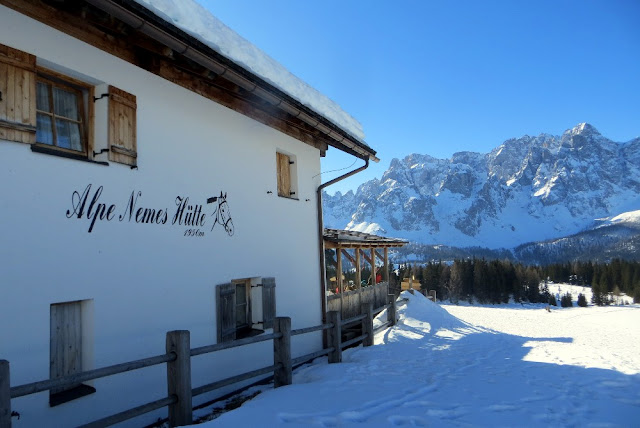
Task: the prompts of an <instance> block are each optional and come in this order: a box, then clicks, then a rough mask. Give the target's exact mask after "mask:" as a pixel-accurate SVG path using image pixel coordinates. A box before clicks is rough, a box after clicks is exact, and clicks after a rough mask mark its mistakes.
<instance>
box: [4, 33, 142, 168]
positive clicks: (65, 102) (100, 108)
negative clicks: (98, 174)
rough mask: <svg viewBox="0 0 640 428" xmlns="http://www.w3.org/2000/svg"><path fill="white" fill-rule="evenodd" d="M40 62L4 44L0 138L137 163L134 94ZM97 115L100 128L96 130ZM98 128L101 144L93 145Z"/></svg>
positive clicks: (48, 150) (76, 156)
mask: <svg viewBox="0 0 640 428" xmlns="http://www.w3.org/2000/svg"><path fill="white" fill-rule="evenodd" d="M36 63H37V61H36V57H35V56H33V55H30V54H28V53H26V52H22V51H19V50H17V49H13V48H11V47H9V46H5V45H2V44H0V140H6V141H16V142H21V143H28V144H31V150H32V151H34V152H40V153H47V154H54V155H59V156H64V157H68V158H72V159H81V160H91V161H95V160H100V159H95V158H96V156H100V155H101V154H102V153H106V152H109V160H110V161H112V162H117V163H122V164H125V165H130V166H131V167H135V166H137V158H138V155H137V142H136V134H137V119H136V110H137V104H136V97H135V95H132V94H129V93H128V92H125V91H123V90H121V89H118V88H116V87H114V86H108V88H107V85H106V84H103V83H96V82H95V79H91V78H90V77H87V76H84V78H85V80H87V81H93V82H94V83H95V84H97V85H98V86H97V87H96V86H93V85H91V84H88V83H86V82H84V81H81V80H78V79H76V78H72V77H70V76H67V75H65V74H61V73H59V72H57V71H54V70H51V69H49V68H47V69H45V68H43V67H39V66H37V64H36ZM47 67H53V68H57V66H55V65H49V64H48V65H47ZM96 88H98V89H99V90H100V94H99V96H98V97H94V95H95V90H96ZM102 92H106V93H102ZM94 116H96V122H97V125H98V126H97V128H100V131H94V125H95V124H94V123H93V122H94V120H93V117H94ZM103 128H104V129H103ZM94 132H98V133H99V138H96V141H98V142H99V143H100V144H101V146H98V147H94V144H93V141H94V138H93V134H94ZM107 133H108V135H107ZM104 156H106V154H105V155H104ZM94 159H95V160H94ZM103 159H105V158H103Z"/></svg>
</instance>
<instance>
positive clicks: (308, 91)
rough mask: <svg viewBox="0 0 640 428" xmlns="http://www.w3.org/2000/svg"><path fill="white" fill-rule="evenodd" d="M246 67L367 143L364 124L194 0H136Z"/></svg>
mask: <svg viewBox="0 0 640 428" xmlns="http://www.w3.org/2000/svg"><path fill="white" fill-rule="evenodd" d="M135 1H136V3H138V4H140V5H142V6H144V7H145V8H147V9H149V10H150V11H151V12H153V13H154V14H155V15H157V16H158V17H159V18H161V19H163V20H165V21H167V22H168V23H170V24H172V25H174V26H175V27H177V28H179V29H180V30H182V31H184V32H185V33H187V34H189V35H190V36H192V37H194V38H196V39H197V40H198V41H200V42H202V43H204V44H205V45H207V46H208V47H210V48H211V49H213V50H214V51H216V52H218V53H220V54H221V55H223V56H224V57H226V58H227V59H229V60H231V61H233V62H234V63H236V64H237V65H239V66H241V67H242V68H244V69H245V70H247V71H249V72H251V73H252V74H254V75H256V76H258V77H260V78H261V79H263V80H264V81H266V82H268V83H270V84H272V85H273V86H275V87H276V88H278V89H280V90H281V91H282V92H284V93H286V94H287V95H289V96H290V97H292V98H293V99H295V100H296V101H298V102H300V103H301V104H303V105H304V106H306V107H308V108H310V109H311V110H313V111H314V112H316V113H318V114H319V115H321V116H323V117H325V118H326V119H328V120H329V121H331V122H332V123H333V124H334V125H336V126H337V127H339V128H340V129H342V130H343V131H345V132H347V133H348V134H350V135H351V136H352V137H354V138H356V139H357V140H358V142H359V143H361V144H364V138H365V136H364V132H363V130H362V125H361V124H360V123H359V122H358V121H357V120H356V119H354V118H353V117H352V116H351V115H349V114H348V113H347V112H345V111H344V110H342V108H341V107H340V106H339V105H338V104H336V103H335V102H334V101H332V100H331V99H329V98H328V97H327V96H325V95H323V94H321V93H320V92H319V91H317V90H316V89H314V88H312V87H311V86H309V85H308V84H307V83H305V82H304V81H302V80H301V79H299V78H298V77H296V76H295V75H293V74H292V73H291V72H290V71H289V70H287V69H286V68H285V67H284V66H282V65H281V64H280V63H278V62H277V61H276V60H274V59H273V58H271V57H269V56H268V55H267V54H266V53H264V52H262V51H261V50H260V49H258V48H257V47H256V46H254V45H253V44H251V43H250V42H249V41H247V40H246V39H244V38H243V37H241V36H240V35H239V34H237V33H236V32H234V31H233V30H232V29H230V28H229V27H227V26H226V25H224V24H223V23H222V22H221V21H220V20H219V19H217V18H216V17H215V16H213V15H212V14H211V12H209V11H208V10H206V9H205V8H204V7H202V6H201V5H199V4H198V3H196V2H195V1H193V0H180V1H173V0H135Z"/></svg>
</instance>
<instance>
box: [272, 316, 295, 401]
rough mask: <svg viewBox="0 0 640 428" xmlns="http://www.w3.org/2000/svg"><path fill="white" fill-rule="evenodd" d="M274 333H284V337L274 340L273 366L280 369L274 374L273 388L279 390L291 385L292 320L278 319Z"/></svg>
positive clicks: (274, 325)
mask: <svg viewBox="0 0 640 428" xmlns="http://www.w3.org/2000/svg"><path fill="white" fill-rule="evenodd" d="M273 332H274V333H282V337H279V338H277V339H273V364H275V365H277V366H278V367H277V368H276V369H275V371H274V372H273V386H274V388H278V387H281V386H285V385H291V382H292V377H293V376H292V370H293V368H292V367H291V318H289V317H276V318H275V320H274V323H273Z"/></svg>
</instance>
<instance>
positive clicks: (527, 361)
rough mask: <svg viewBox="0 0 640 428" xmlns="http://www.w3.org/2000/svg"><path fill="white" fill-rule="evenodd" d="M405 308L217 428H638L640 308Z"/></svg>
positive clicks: (420, 301) (414, 299) (416, 302)
mask: <svg viewBox="0 0 640 428" xmlns="http://www.w3.org/2000/svg"><path fill="white" fill-rule="evenodd" d="M560 287H564V288H565V289H567V290H568V289H569V288H570V286H568V285H561V286H560ZM403 299H406V300H407V303H406V305H403V306H401V307H400V309H399V311H398V312H399V322H398V325H397V326H395V327H393V328H390V329H386V330H383V331H382V332H380V333H379V334H377V335H376V338H375V346H373V347H369V348H362V347H359V348H355V349H350V350H347V351H345V353H344V355H343V362H342V363H340V364H327V362H326V358H320V359H318V360H316V361H315V363H314V364H311V365H307V366H303V367H302V368H299V369H298V370H296V372H295V373H294V378H293V385H290V386H286V387H282V388H278V389H276V390H273V389H270V388H263V389H264V391H263V393H262V394H260V395H258V396H257V397H256V398H255V399H253V400H251V401H248V402H246V403H245V404H244V405H243V406H242V407H241V408H239V409H237V410H234V411H231V412H228V413H226V414H224V415H222V416H221V417H220V418H218V419H216V420H214V421H212V422H210V424H211V426H212V427H214V426H215V427H234V428H235V427H240V426H242V427H245V426H269V427H275V426H279V427H314V426H316V427H333V426H341V427H346V426H348V427H388V426H486V427H489V426H491V427H494V426H527V427H529V426H539V427H548V426H580V427H582V426H593V427H595V426H598V427H601V426H607V427H614V426H622V427H627V426H635V425H636V424H637V421H638V420H639V418H640V306H638V305H629V306H615V307H614V306H610V307H593V306H590V307H587V308H578V307H574V308H565V309H560V308H553V309H551V311H550V312H547V311H546V310H545V308H544V305H527V304H525V305H520V304H510V305H502V306H468V305H467V306H463V305H460V306H455V305H442V306H441V305H437V304H434V303H431V302H430V301H428V300H427V299H425V298H424V297H423V296H422V295H419V294H416V295H415V296H414V295H410V294H408V293H406V292H405V293H403V294H402V296H401V300H403ZM379 317H386V312H383V313H381V314H380V316H379ZM379 322H380V321H378V323H379Z"/></svg>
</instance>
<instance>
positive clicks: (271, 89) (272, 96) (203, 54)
mask: <svg viewBox="0 0 640 428" xmlns="http://www.w3.org/2000/svg"><path fill="white" fill-rule="evenodd" d="M86 1H87V2H88V3H89V4H91V5H93V6H95V7H97V8H98V9H101V10H103V11H105V12H107V13H109V14H110V15H112V16H114V17H116V18H118V19H119V20H121V21H123V22H124V23H126V24H128V25H130V26H131V27H132V28H134V29H135V30H136V31H139V32H141V33H144V34H145V35H147V36H148V37H151V38H153V39H154V40H156V41H158V42H160V43H162V44H164V45H165V46H167V47H168V48H170V49H172V50H173V51H175V52H176V53H178V54H180V55H182V56H184V57H186V58H188V59H189V60H191V61H194V62H195V63H197V64H199V65H201V66H203V67H205V68H207V69H208V70H210V71H211V72H212V73H214V74H215V75H216V76H218V77H221V78H224V79H226V80H229V81H230V82H232V83H234V84H236V85H237V86H239V87H241V88H242V89H244V90H245V91H248V92H250V93H252V94H253V95H255V96H257V97H259V98H260V99H262V100H264V101H266V102H268V103H269V104H270V105H271V106H272V107H273V108H275V109H279V110H281V111H282V112H284V113H286V114H288V115H290V116H293V117H295V118H297V119H299V120H301V121H303V122H304V123H306V124H307V125H310V126H311V127H312V128H313V129H315V130H316V131H319V133H321V135H323V136H324V138H326V140H327V142H328V144H329V145H331V146H333V147H336V148H338V149H340V150H343V151H345V152H347V153H350V154H352V155H354V156H357V157H359V158H362V159H370V160H373V161H374V162H378V161H379V159H378V158H377V157H376V151H375V150H373V149H372V148H371V147H369V146H368V145H367V144H366V143H365V142H364V133H363V132H362V126H361V125H360V123H358V121H356V120H355V119H354V118H353V117H351V116H350V115H349V114H347V113H346V112H345V111H344V110H342V109H341V108H340V106H338V105H337V104H336V103H335V102H333V101H332V100H330V99H329V98H327V97H326V96H325V95H323V94H321V93H320V92H318V91H317V90H315V89H314V88H312V87H310V86H309V85H308V84H306V83H305V82H303V81H302V80H300V79H299V78H297V77H296V76H294V75H293V74H292V73H291V72H289V71H288V70H287V69H286V68H285V67H283V66H282V65H281V64H279V63H278V62H276V61H275V60H273V59H272V58H270V57H269V56H268V55H266V54H265V53H264V52H262V51H260V50H259V49H258V48H257V47H255V46H254V45H252V44H251V43H249V42H248V41H247V40H245V39H243V38H242V37H241V36H239V35H238V34H236V33H235V32H234V31H233V30H231V29H230V28H228V27H227V26H226V25H224V24H223V23H222V22H220V21H219V20H218V19H217V18H215V17H214V16H213V15H212V14H211V13H210V12H209V11H207V10H206V9H204V8H203V7H202V6H200V5H198V4H197V3H195V2H194V1H193V0H181V1H180V2H174V1H170V0H135V1H130V0H86Z"/></svg>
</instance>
